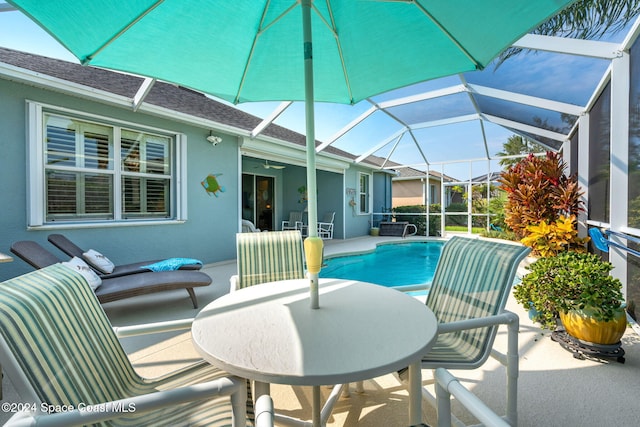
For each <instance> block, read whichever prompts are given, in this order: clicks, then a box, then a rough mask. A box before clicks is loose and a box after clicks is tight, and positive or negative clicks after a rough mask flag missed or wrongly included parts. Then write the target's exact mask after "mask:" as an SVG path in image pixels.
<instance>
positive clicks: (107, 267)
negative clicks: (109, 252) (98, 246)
mask: <svg viewBox="0 0 640 427" xmlns="http://www.w3.org/2000/svg"><path fill="white" fill-rule="evenodd" d="M82 257H83V258H84V259H85V261H87V262H88V263H89V264H91V265H92V266H93V267H95V268H96V269H98V270H99V271H100V272H101V273H102V274H110V273H112V272H113V269H114V268H115V265H114V264H113V263H112V262H111V261H110V260H109V258H107V257H106V256H104V255H102V254H101V253H100V252H98V251H96V250H93V249H89V250H88V251H87V252H84V253H83V254H82Z"/></svg>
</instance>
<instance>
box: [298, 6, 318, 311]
mask: <svg viewBox="0 0 640 427" xmlns="http://www.w3.org/2000/svg"><path fill="white" fill-rule="evenodd" d="M301 7H302V35H303V42H304V94H305V103H304V104H305V125H306V138H307V139H306V142H307V192H308V195H309V199H308V201H309V209H308V211H309V237H308V238H307V240H310V241H314V243H313V244H314V246H317V245H319V247H320V251H319V254H318V251H312V253H313V254H315V255H316V257H317V256H320V257H322V240H321V239H319V238H318V192H317V186H316V136H315V111H314V94H313V49H312V41H311V0H303V1H302V3H301ZM318 240H319V241H320V242H319V243H318V242H317V241H318ZM310 243H311V242H310ZM309 255H310V254H309V252H307V265H310V264H314V265H317V264H318V260H313V261H311V260H309V259H308V258H309ZM310 261H311V262H310ZM319 261H320V263H319V264H320V265H321V264H322V259H320V260H319ZM319 271H320V270H319V269H318V271H315V272H312V271H310V270H309V282H310V283H309V292H310V300H311V308H314V309H315V308H320V302H319V299H318V273H319Z"/></svg>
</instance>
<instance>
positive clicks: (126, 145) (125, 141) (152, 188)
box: [28, 102, 186, 227]
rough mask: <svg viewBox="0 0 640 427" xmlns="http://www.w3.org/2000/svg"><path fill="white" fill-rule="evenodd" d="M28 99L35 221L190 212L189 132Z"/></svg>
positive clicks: (119, 219) (135, 218)
mask: <svg viewBox="0 0 640 427" xmlns="http://www.w3.org/2000/svg"><path fill="white" fill-rule="evenodd" d="M28 106H29V136H28V137H29V154H28V156H29V190H30V191H29V192H30V194H29V198H28V203H29V207H28V208H29V226H30V227H41V226H55V225H65V226H69V225H70V224H73V225H75V224H77V225H78V226H82V225H90V224H93V225H95V224H96V223H100V224H127V223H135V222H139V221H145V222H148V221H183V220H185V219H186V211H185V210H184V209H183V206H186V203H184V201H183V198H184V197H185V196H186V191H184V190H185V189H183V188H181V185H180V183H181V182H184V179H182V178H183V175H184V174H186V167H185V165H184V164H182V159H184V158H185V156H184V153H183V151H184V150H185V146H186V144H184V139H185V137H184V135H181V134H177V133H172V132H168V131H163V130H159V129H153V128H148V127H145V126H140V125H136V124H133V123H125V122H119V121H115V120H109V119H108V118H104V117H98V116H93V115H88V114H83V113H79V112H75V111H72V110H67V109H63V108H57V107H51V106H45V105H42V104H39V103H34V102H29V104H28Z"/></svg>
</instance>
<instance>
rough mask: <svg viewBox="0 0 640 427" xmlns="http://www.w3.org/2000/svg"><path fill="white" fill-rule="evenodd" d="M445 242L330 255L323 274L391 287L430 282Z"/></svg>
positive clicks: (404, 244) (394, 245)
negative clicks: (362, 252)
mask: <svg viewBox="0 0 640 427" xmlns="http://www.w3.org/2000/svg"><path fill="white" fill-rule="evenodd" d="M443 244H444V242H411V243H398V244H387V245H380V246H378V247H377V249H376V250H375V251H373V252H370V253H366V254H358V255H348V256H338V257H333V258H327V259H326V260H325V265H326V266H324V267H322V270H320V277H333V278H339V279H353V280H360V281H363V282H369V283H375V284H378V285H383V286H387V287H396V286H405V285H417V284H427V283H430V282H431V280H432V279H433V273H434V271H435V269H436V264H437V263H438V259H439V258H440V252H441V251H442V245H443Z"/></svg>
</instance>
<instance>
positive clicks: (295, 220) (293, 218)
mask: <svg viewBox="0 0 640 427" xmlns="http://www.w3.org/2000/svg"><path fill="white" fill-rule="evenodd" d="M301 229H302V212H301V211H291V212H289V219H288V220H284V221H282V230H283V231H284V230H301Z"/></svg>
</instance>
